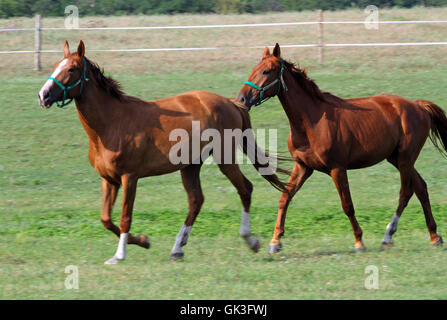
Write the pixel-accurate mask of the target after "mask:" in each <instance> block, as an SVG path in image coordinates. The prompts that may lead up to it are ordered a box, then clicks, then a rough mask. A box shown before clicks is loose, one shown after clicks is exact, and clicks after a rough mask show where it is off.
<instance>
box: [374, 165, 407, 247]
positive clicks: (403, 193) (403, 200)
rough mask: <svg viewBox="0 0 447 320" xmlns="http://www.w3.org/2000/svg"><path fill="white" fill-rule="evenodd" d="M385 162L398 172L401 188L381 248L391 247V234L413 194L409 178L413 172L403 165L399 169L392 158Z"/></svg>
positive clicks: (395, 229)
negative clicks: (397, 203) (397, 202)
mask: <svg viewBox="0 0 447 320" xmlns="http://www.w3.org/2000/svg"><path fill="white" fill-rule="evenodd" d="M387 160H388V162H390V163H391V164H392V165H393V166H395V167H396V168H397V169H398V170H399V173H400V184H401V186H400V193H399V205H398V206H397V210H396V212H395V213H394V215H393V218H392V219H391V221H390V223H389V224H388V225H387V226H386V232H385V235H384V237H383V240H382V248H387V247H390V246H392V245H393V234H394V233H395V232H396V231H397V224H398V222H399V219H400V217H401V215H402V212H403V211H404V209H405V208H406V207H407V205H408V201H410V199H411V197H412V196H413V193H414V189H413V181H412V180H413V179H412V176H411V170H413V168H412V167H411V166H405V165H401V166H400V168H399V166H398V163H397V159H396V158H394V157H392V158H389V159H387Z"/></svg>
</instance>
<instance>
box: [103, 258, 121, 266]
mask: <svg viewBox="0 0 447 320" xmlns="http://www.w3.org/2000/svg"><path fill="white" fill-rule="evenodd" d="M123 260H124V259H118V258H117V257H115V256H113V257H112V258H110V259H109V260H107V261H106V262H104V264H118V263H120V261H123Z"/></svg>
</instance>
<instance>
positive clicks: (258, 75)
mask: <svg viewBox="0 0 447 320" xmlns="http://www.w3.org/2000/svg"><path fill="white" fill-rule="evenodd" d="M283 71H284V62H283V61H282V59H281V49H280V48H279V44H276V45H275V48H274V49H273V54H270V50H269V48H268V47H266V48H265V49H264V53H263V55H262V60H261V62H259V64H258V65H257V66H256V67H254V68H253V71H252V72H251V74H250V77H249V78H248V81H245V82H244V86H243V87H242V89H241V91H239V93H238V95H237V97H236V99H237V100H238V101H239V102H241V103H243V104H244V105H245V106H247V107H251V106H252V105H260V104H261V103H262V102H263V101H265V100H267V99H268V98H271V97H274V96H275V95H277V94H278V93H279V92H280V90H281V86H283V87H284V89H285V90H287V87H285V86H284V81H283V78H282V75H283Z"/></svg>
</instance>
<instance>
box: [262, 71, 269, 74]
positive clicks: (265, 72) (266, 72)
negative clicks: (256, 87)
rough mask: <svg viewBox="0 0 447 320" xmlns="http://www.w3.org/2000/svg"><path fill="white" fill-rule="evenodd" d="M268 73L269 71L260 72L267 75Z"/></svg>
mask: <svg viewBox="0 0 447 320" xmlns="http://www.w3.org/2000/svg"><path fill="white" fill-rule="evenodd" d="M269 73H270V70H264V71H262V74H269Z"/></svg>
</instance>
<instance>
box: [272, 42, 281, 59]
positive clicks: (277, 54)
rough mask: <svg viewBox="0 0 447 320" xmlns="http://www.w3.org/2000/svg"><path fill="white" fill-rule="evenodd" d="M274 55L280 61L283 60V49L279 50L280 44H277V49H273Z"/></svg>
mask: <svg viewBox="0 0 447 320" xmlns="http://www.w3.org/2000/svg"><path fill="white" fill-rule="evenodd" d="M273 55H274V56H275V57H277V58H278V59H279V58H281V49H280V48H279V44H278V43H276V45H275V48H273Z"/></svg>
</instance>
